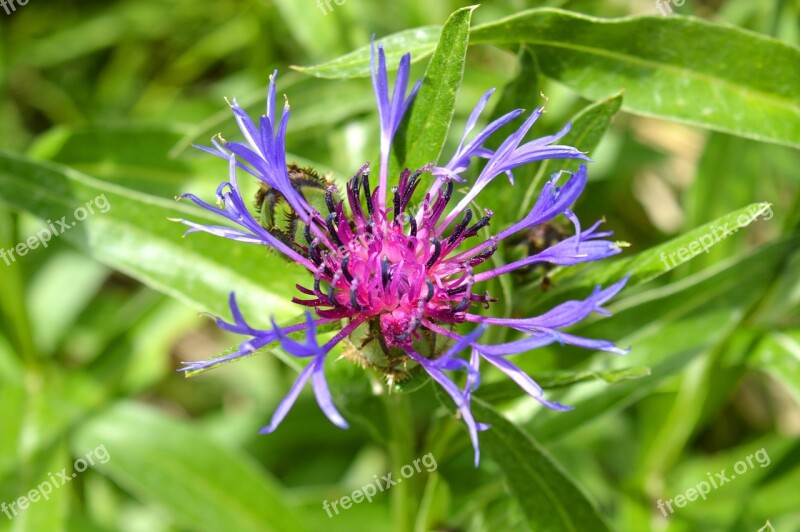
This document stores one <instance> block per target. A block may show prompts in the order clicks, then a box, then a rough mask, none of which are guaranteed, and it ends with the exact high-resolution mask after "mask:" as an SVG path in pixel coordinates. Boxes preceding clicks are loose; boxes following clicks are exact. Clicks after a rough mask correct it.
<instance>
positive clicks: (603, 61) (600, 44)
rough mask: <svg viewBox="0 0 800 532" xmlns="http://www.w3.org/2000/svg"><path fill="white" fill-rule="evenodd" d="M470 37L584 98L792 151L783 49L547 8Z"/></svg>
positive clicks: (659, 20) (745, 34) (791, 104)
mask: <svg viewBox="0 0 800 532" xmlns="http://www.w3.org/2000/svg"><path fill="white" fill-rule="evenodd" d="M471 37H472V43H473V44H477V43H493V44H501V45H514V44H519V43H524V44H528V45H530V46H531V47H532V48H533V49H534V51H535V52H536V54H537V57H538V59H539V65H540V67H541V69H542V72H543V73H544V74H546V75H548V76H550V77H552V78H554V79H557V80H558V81H560V82H562V83H564V84H566V85H568V86H570V87H572V88H574V89H575V90H577V91H578V92H580V93H581V94H582V95H583V96H585V97H587V98H590V99H599V98H603V97H605V96H607V95H608V94H611V93H614V92H617V91H620V90H624V91H625V101H624V104H623V109H625V110H626V111H629V112H632V113H636V114H641V115H646V116H655V117H659V118H665V119H668V120H674V121H678V122H684V123H687V124H693V125H697V126H700V127H704V128H708V129H713V130H716V131H723V132H727V133H732V134H735V135H739V136H743V137H747V138H751V139H756V140H763V141H769V142H775V143H778V144H786V145H789V146H795V147H800V91H798V87H800V69H798V68H797V66H798V65H800V49H798V48H796V47H793V46H791V45H788V44H786V43H783V42H781V41H778V40H775V39H772V38H769V37H765V36H763V35H758V34H755V33H751V32H749V31H746V30H743V29H740V28H735V27H731V26H723V25H719V24H714V23H711V22H706V21H704V20H700V19H696V18H688V17H680V16H671V17H661V16H641V17H628V18H621V19H601V18H594V17H589V16H585V15H579V14H574V13H569V12H567V11H562V10H558V9H549V8H542V9H531V10H528V11H525V12H522V13H519V14H516V15H513V16H511V17H508V18H504V19H501V20H498V21H496V22H491V23H489V24H484V25H481V26H477V27H475V28H473V31H472V36H471ZM698 43H702V45H701V46H698Z"/></svg>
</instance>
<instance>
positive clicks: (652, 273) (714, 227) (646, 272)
mask: <svg viewBox="0 0 800 532" xmlns="http://www.w3.org/2000/svg"><path fill="white" fill-rule="evenodd" d="M771 208H772V207H771V205H770V204H769V203H753V204H751V205H748V206H747V207H742V208H741V209H738V210H735V211H733V212H731V213H729V214H726V215H725V216H722V217H720V218H717V219H716V220H714V221H713V222H710V223H707V224H704V225H702V226H700V227H697V228H695V229H693V230H692V231H689V232H688V233H686V234H683V235H681V236H679V237H676V238H673V239H672V240H670V241H668V242H665V243H663V244H659V245H657V246H653V247H652V248H650V249H647V250H645V251H642V252H641V253H638V254H636V255H634V256H632V257H625V258H621V259H616V260H609V261H604V262H603V263H601V264H595V265H592V267H590V268H588V269H586V270H584V271H581V272H580V274H579V275H576V273H577V270H575V269H573V270H572V271H569V270H565V269H560V270H558V271H556V272H554V273H553V274H552V275H550V277H551V279H552V280H553V282H554V283H555V284H556V286H558V288H557V289H554V290H551V291H549V292H547V293H546V294H544V295H543V296H541V297H540V305H541V306H547V305H549V304H551V302H552V301H553V300H554V299H556V298H558V299H562V298H565V297H580V298H583V297H585V296H586V294H587V290H588V291H591V289H592V288H593V287H595V286H597V285H602V286H607V285H608V284H611V283H614V282H616V281H618V280H619V279H621V278H622V277H624V276H625V275H627V274H630V276H631V277H630V280H629V281H628V283H627V285H626V287H627V288H632V287H634V286H636V285H639V284H642V283H645V282H647V281H650V280H652V279H655V278H656V277H659V276H661V275H663V274H665V273H667V272H669V271H670V270H673V269H675V268H677V267H679V266H680V265H681V264H682V263H684V262H686V261H689V260H691V259H692V258H693V257H695V256H697V255H699V254H700V253H702V252H704V251H707V250H710V249H711V248H713V247H714V246H715V245H716V244H718V243H719V242H722V241H724V239H725V238H730V237H733V236H735V235H734V234H733V233H730V234H728V233H727V232H726V231H728V232H730V231H733V232H738V231H739V230H740V229H743V228H745V227H747V226H748V225H750V224H751V223H753V222H755V221H756V220H758V219H759V217H766V218H765V219H769V218H768V217H769V216H770V213H771ZM565 273H566V274H571V275H572V276H571V277H569V279H567V280H564V281H563V282H561V276H562V275H563V274H565ZM537 289H538V288H537ZM520 297H523V298H524V294H523V295H522V296H520Z"/></svg>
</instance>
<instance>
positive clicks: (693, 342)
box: [520, 239, 796, 441]
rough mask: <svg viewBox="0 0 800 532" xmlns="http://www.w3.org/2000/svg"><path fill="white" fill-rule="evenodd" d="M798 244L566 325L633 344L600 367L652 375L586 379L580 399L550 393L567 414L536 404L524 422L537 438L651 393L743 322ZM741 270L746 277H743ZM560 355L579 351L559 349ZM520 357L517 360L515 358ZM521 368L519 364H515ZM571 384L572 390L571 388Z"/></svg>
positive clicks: (767, 249) (772, 248)
mask: <svg viewBox="0 0 800 532" xmlns="http://www.w3.org/2000/svg"><path fill="white" fill-rule="evenodd" d="M794 246H796V239H795V240H785V241H781V242H776V243H773V244H770V245H767V246H764V247H762V248H761V249H759V250H757V251H755V252H753V253H750V254H748V255H745V256H744V257H734V258H731V259H729V260H727V261H725V262H723V263H721V264H717V265H715V266H714V268H710V269H709V270H706V271H703V272H700V273H698V274H695V275H693V276H692V277H689V278H687V279H685V280H683V281H682V282H681V283H680V284H679V285H677V284H676V285H672V286H669V287H666V288H661V287H656V288H653V289H652V290H650V291H647V292H644V293H640V294H637V295H636V296H633V297H632V298H630V299H628V300H626V301H623V302H621V304H622V305H624V307H623V308H622V309H620V310H617V311H616V312H615V313H614V315H613V316H612V317H611V318H606V319H603V320H599V321H595V322H591V323H587V324H583V325H582V326H581V327H578V328H576V329H575V330H570V332H571V333H574V334H577V335H580V336H584V337H589V338H609V339H613V340H614V341H615V343H617V344H618V345H621V346H624V347H630V348H631V351H630V353H629V354H628V355H627V356H626V357H611V356H608V355H603V358H602V363H603V367H604V369H606V370H608V369H612V368H614V367H621V366H625V365H630V364H642V365H647V366H649V367H650V368H651V371H652V375H650V376H649V377H647V378H643V379H639V380H636V381H628V382H622V383H620V384H617V385H615V386H612V387H609V386H597V385H592V384H587V385H585V386H584V387H582V389H581V390H580V393H579V394H577V399H572V398H570V397H569V396H567V397H558V398H554V397H549V398H550V399H556V400H558V401H560V402H563V403H566V404H569V405H570V406H574V407H575V409H574V410H573V411H571V412H569V413H567V414H565V413H562V412H552V411H548V410H544V409H543V410H540V411H539V412H537V414H536V415H535V416H534V418H533V419H532V421H531V423H530V424H529V425H528V428H530V430H531V432H532V433H533V434H536V436H537V438H539V439H540V440H542V441H546V440H552V439H555V438H560V437H563V436H564V435H565V434H567V433H569V432H570V431H572V430H574V429H576V428H578V427H580V426H582V425H584V424H586V423H589V422H592V421H595V420H597V419H598V418H599V417H600V415H601V414H603V413H607V412H609V411H613V410H618V409H621V408H623V407H625V406H627V405H630V404H631V403H633V402H634V401H636V400H638V399H639V398H641V397H643V396H645V395H647V394H649V393H652V391H653V390H654V389H655V388H656V387H657V386H659V385H660V384H661V383H662V382H664V380H665V379H666V378H667V377H669V376H671V375H674V374H675V373H677V372H678V371H679V370H680V369H682V368H683V367H685V366H686V365H687V364H688V363H689V362H690V361H692V360H694V359H695V358H696V357H698V356H700V355H702V354H703V353H706V352H707V351H708V350H709V349H711V348H713V347H714V346H715V345H717V344H718V343H719V342H721V341H723V340H724V339H725V338H727V337H728V335H729V334H730V333H731V332H732V331H734V330H735V329H736V327H737V326H738V325H739V324H740V322H741V320H742V317H743V316H744V315H745V314H746V312H747V309H748V308H749V307H750V305H752V304H753V303H754V302H755V301H756V300H757V299H758V297H760V295H761V294H762V293H763V290H764V288H765V287H766V286H767V285H768V284H769V283H770V282H771V281H772V279H773V278H774V276H775V271H776V268H777V267H779V265H780V263H781V261H782V260H783V259H784V258H785V256H786V254H787V253H788V252H789V251H790V250H791V249H792V248H793V247H794ZM743 278H746V279H747V280H748V281H747V283H744V284H743V283H742V279H743ZM559 351H560V352H559V358H560V359H562V360H563V359H568V358H569V357H570V356H573V355H575V352H574V351H580V356H581V357H582V358H580V359H579V360H585V359H586V356H587V354H586V353H585V350H581V349H579V348H575V350H574V351H570V350H569V349H560V350H559ZM520 362H522V360H520ZM520 366H521V367H523V369H524V365H523V364H520ZM571 391H572V390H570V392H571Z"/></svg>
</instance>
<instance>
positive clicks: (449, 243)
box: [295, 165, 497, 347]
mask: <svg viewBox="0 0 800 532" xmlns="http://www.w3.org/2000/svg"><path fill="white" fill-rule="evenodd" d="M428 169H429V167H426V168H423V169H421V170H418V171H417V172H415V173H414V174H411V172H409V171H408V170H405V171H403V173H402V174H401V176H400V181H399V183H398V185H397V186H396V187H393V188H392V192H393V201H392V204H391V205H390V206H388V207H387V208H386V209H385V210H382V209H380V208H378V207H377V205H378V202H377V201H376V197H377V194H379V193H380V191H378V190H377V189H376V190H375V191H373V192H371V191H370V186H369V166H368V165H365V166H364V167H363V168H361V170H359V172H358V173H357V174H356V175H355V177H353V179H351V180H350V181H349V183H348V185H347V198H346V199H347V202H348V205H349V207H350V212H351V213H352V214H351V217H350V218H348V217H347V215H346V214H345V212H344V208H343V205H344V200H343V201H340V202H339V203H338V204H336V203H334V200H333V198H334V193H335V187H334V186H331V187H329V188H328V191H327V194H326V203H327V207H328V212H329V214H328V215H327V217H326V218H324V219H323V218H322V216H321V215H315V216H314V218H313V220H314V222H313V223H314V225H315V228H316V229H317V231H316V233H317V235H316V236H315V235H312V230H311V228H310V227H308V226H307V227H306V230H305V236H306V240H307V242H308V246H306V247H301V249H302V250H303V252H304V254H305V255H306V256H307V257H308V258H309V259H310V260H311V261H312V262H313V263H314V264H315V265H316V266H317V271H316V274H315V276H314V287H313V290H311V289H308V288H305V287H298V288H299V289H300V290H301V291H302V292H303V293H305V294H308V295H313V296H316V299H313V300H299V299H295V301H296V302H298V303H301V304H304V305H307V306H311V307H315V308H316V310H317V312H318V314H319V315H320V316H321V317H326V318H344V317H351V316H356V315H361V316H365V317H367V318H368V319H370V318H379V323H380V329H381V331H382V333H383V337H384V340H385V342H386V345H387V346H388V347H393V346H407V345H410V343H411V342H412V340H414V339H416V338H417V337H418V335H417V329H418V328H419V327H420V326H421V325H423V322H424V321H425V320H426V319H432V320H435V321H437V322H446V323H459V322H463V321H464V320H465V311H466V310H467V309H468V308H469V306H470V304H471V303H472V302H474V301H475V302H481V303H483V304H485V305H488V303H489V302H490V301H492V299H491V298H490V297H489V296H488V294H484V295H479V294H474V293H473V292H472V288H473V283H474V276H473V273H472V269H473V267H475V266H477V265H478V264H480V263H482V262H483V261H485V260H487V259H488V258H489V257H491V256H492V254H493V253H494V252H495V250H496V249H497V246H496V245H491V246H489V247H488V249H485V250H483V251H482V252H478V253H469V252H465V253H461V254H458V255H452V253H453V251H454V250H455V249H456V248H458V247H459V246H460V245H461V243H462V242H463V241H464V240H465V239H467V238H471V237H474V236H476V235H477V234H478V232H479V230H480V229H481V228H483V227H485V226H487V225H488V224H489V220H490V218H491V216H492V212H491V211H487V215H486V216H484V217H482V218H481V219H480V220H477V221H475V222H474V223H473V220H472V211H470V210H466V211H465V212H464V215H463V217H462V219H461V220H460V222H458V223H457V224H456V225H455V227H453V228H452V229H451V230H449V231H448V232H447V234H446V235H442V234H441V233H442V232H443V231H444V230H445V229H447V228H446V227H442V226H441V225H439V226H437V224H438V223H439V220H440V218H441V217H442V214H443V213H444V212H445V210H446V208H447V205H448V203H449V201H450V198H451V195H452V192H453V183H452V182H448V183H446V184H445V186H443V187H442V188H440V189H439V190H438V192H437V194H436V197H435V198H431V197H430V194H428V195H426V196H425V198H424V199H423V200H422V203H421V204H420V205H416V206H415V205H411V199H412V196H413V195H414V191H415V190H416V188H417V185H418V184H419V182H420V175H421V174H422V173H423V172H426V171H427V170H428ZM362 199H363V205H362ZM325 285H327V288H326V287H325Z"/></svg>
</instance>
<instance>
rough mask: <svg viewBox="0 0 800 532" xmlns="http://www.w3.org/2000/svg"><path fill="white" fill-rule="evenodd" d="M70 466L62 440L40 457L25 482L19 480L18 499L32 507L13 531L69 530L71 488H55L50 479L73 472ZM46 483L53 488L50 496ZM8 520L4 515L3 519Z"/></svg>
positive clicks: (21, 512)
mask: <svg viewBox="0 0 800 532" xmlns="http://www.w3.org/2000/svg"><path fill="white" fill-rule="evenodd" d="M70 462H71V457H70V455H69V452H68V449H67V445H66V441H64V440H62V441H59V442H58V443H57V444H56V445H55V447H54V448H52V449H49V450H48V451H47V452H46V453H43V455H42V456H40V457H38V460H37V461H36V462H35V463H34V464H33V465H32V469H30V470H25V473H24V474H23V475H21V477H22V478H17V488H18V489H19V490H20V491H18V492H17V493H18V496H24V497H26V498H28V500H29V501H30V505H29V506H28V508H26V509H25V510H22V511H20V513H19V515H18V516H15V517H14V521H13V528H12V530H13V531H14V532H16V531H20V532H25V531H28V530H53V531H57V530H67V529H68V528H67V515H68V514H69V512H70V504H71V501H72V498H71V493H70V491H71V489H70V485H55V486H53V482H52V481H51V480H49V476H50V475H57V474H58V473H57V472H58V471H61V470H62V468H66V469H67V471H68V472H69V470H70V469H71V466H70ZM45 483H47V484H49V485H50V487H51V489H50V493H48V489H47V487H46V486H45ZM40 486H41V488H40ZM31 495H33V498H31ZM44 497H47V498H44ZM5 517H6V516H5V515H4V516H3V518H5Z"/></svg>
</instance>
